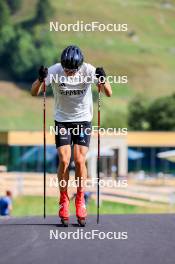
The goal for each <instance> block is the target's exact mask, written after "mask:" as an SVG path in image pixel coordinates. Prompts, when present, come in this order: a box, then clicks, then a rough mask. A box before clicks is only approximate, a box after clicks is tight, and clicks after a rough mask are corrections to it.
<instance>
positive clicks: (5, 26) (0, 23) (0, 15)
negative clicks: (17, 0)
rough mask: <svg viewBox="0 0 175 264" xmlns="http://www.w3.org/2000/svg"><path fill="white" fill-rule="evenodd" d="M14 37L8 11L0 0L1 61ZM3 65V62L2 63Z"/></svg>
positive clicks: (6, 6)
mask: <svg viewBox="0 0 175 264" xmlns="http://www.w3.org/2000/svg"><path fill="white" fill-rule="evenodd" d="M13 36H14V29H13V26H12V24H11V21H10V11H9V7H8V5H7V4H6V3H5V2H4V0H0V58H1V62H2V61H3V60H2V58H3V55H4V54H5V51H6V49H7V45H8V43H9V41H10V40H11V38H12V37H13ZM3 64H4V62H3Z"/></svg>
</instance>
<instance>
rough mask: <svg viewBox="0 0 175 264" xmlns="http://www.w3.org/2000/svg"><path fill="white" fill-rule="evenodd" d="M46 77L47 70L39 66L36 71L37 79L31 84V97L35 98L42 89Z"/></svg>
mask: <svg viewBox="0 0 175 264" xmlns="http://www.w3.org/2000/svg"><path fill="white" fill-rule="evenodd" d="M47 75H48V69H47V68H45V67H44V66H41V67H40V69H39V71H38V79H37V80H36V81H35V82H34V83H33V84H32V89H31V95H32V96H37V95H39V93H40V91H41V90H42V88H43V82H44V79H45V78H46V77H47Z"/></svg>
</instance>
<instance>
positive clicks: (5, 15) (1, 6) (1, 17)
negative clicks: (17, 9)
mask: <svg viewBox="0 0 175 264" xmlns="http://www.w3.org/2000/svg"><path fill="white" fill-rule="evenodd" d="M9 23H10V11H9V8H8V5H7V4H6V2H5V1H4V0H0V29H2V28H3V27H4V26H6V25H8V24H9Z"/></svg>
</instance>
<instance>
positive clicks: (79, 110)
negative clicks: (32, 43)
mask: <svg viewBox="0 0 175 264" xmlns="http://www.w3.org/2000/svg"><path fill="white" fill-rule="evenodd" d="M84 77H85V78H84ZM86 80H88V81H86ZM93 83H97V79H95V67H94V66H92V65H91V64H88V63H83V65H82V66H81V68H80V70H79V71H78V72H76V74H75V76H74V77H73V78H72V79H71V77H70V76H69V77H68V76H66V75H65V73H64V70H63V68H62V66H61V64H60V63H56V64H54V65H53V66H51V67H49V69H48V76H47V78H46V85H47V86H48V85H50V84H51V86H52V89H53V94H54V100H55V106H54V119H55V120H56V121H58V122H81V121H89V122H90V121H91V120H92V118H93V101H92V91H91V86H92V84H93Z"/></svg>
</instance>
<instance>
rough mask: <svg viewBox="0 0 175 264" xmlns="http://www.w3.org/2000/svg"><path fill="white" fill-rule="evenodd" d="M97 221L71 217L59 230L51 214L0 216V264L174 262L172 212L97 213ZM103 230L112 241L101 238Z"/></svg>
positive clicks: (173, 223) (134, 263) (59, 226)
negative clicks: (78, 222)
mask: <svg viewBox="0 0 175 264" xmlns="http://www.w3.org/2000/svg"><path fill="white" fill-rule="evenodd" d="M100 220H101V222H100V224H98V225H97V224H96V219H95V217H94V216H90V217H89V219H88V222H87V226H86V227H85V228H79V227H78V226H77V225H76V221H75V218H74V217H73V218H71V225H70V226H69V227H68V228H65V227H62V226H61V225H60V224H58V223H59V221H58V219H57V217H47V218H46V219H45V220H44V219H43V218H41V217H29V218H13V219H6V220H4V219H3V220H2V219H0V264H4V263H5V264H11V263H13V264H29V263H30V264H40V263H42V264H45V263H47V264H48V263H49V264H55V263H56V264H58V263H59V264H62V263H63V264H71V263H72V264H74V263H75V264H84V263H89V264H96V263H98V264H103V263H106V264H153V263H154V264H174V263H175V215H110V216H108V215H103V216H101V219H100ZM92 230H96V231H92ZM71 232H74V233H71ZM78 232H79V233H78ZM85 232H90V233H88V237H89V235H92V232H95V234H96V236H95V237H94V238H95V239H85V238H84V236H85V235H84V234H85ZM99 232H102V233H100V237H98V236H97V234H99ZM107 232H113V233H110V238H111V236H114V232H115V238H118V239H108V238H107V237H106V238H104V236H107V235H106V234H107ZM122 232H123V233H122ZM126 232H127V233H126ZM68 233H69V235H68ZM73 234H74V235H73ZM78 234H79V235H80V234H81V236H80V238H79V239H76V238H77V237H78ZM126 236H127V237H128V238H127V239H122V238H126ZM51 238H52V239H51ZM68 238H69V239H68ZM81 238H82V239H81ZM100 238H104V239H100ZM119 238H120V239H119Z"/></svg>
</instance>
